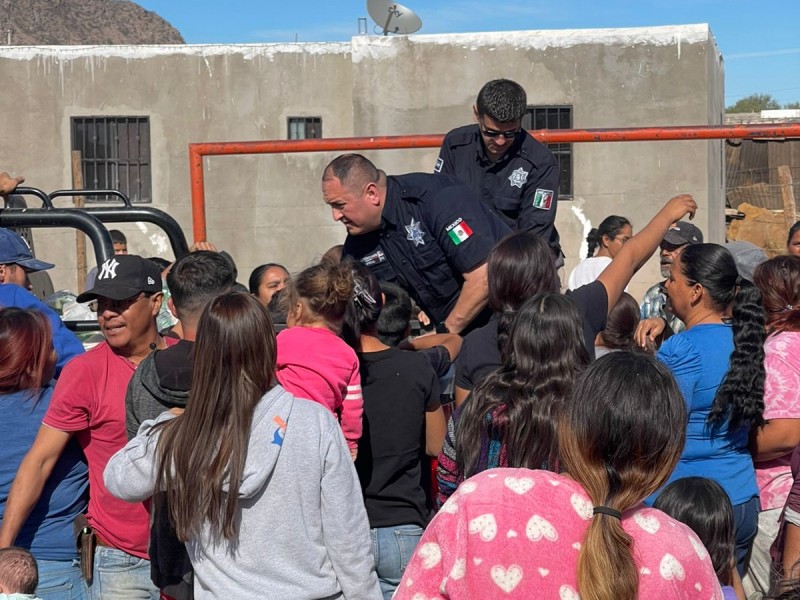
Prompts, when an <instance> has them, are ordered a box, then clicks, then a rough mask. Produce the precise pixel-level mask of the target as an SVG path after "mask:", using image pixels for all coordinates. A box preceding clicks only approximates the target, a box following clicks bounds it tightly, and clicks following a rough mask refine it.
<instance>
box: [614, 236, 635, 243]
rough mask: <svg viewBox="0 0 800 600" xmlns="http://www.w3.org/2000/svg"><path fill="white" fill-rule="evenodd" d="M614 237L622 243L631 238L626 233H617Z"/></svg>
mask: <svg viewBox="0 0 800 600" xmlns="http://www.w3.org/2000/svg"><path fill="white" fill-rule="evenodd" d="M614 239H615V240H618V241H620V242H622V243H623V244H625V243H627V242H629V241H630V239H631V238H629V237H628V236H627V235H618V236H616V237H615V238H614Z"/></svg>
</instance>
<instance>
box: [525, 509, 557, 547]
mask: <svg viewBox="0 0 800 600" xmlns="http://www.w3.org/2000/svg"><path fill="white" fill-rule="evenodd" d="M525 535H527V536H528V539H529V540H530V541H532V542H538V541H539V540H541V539H542V538H545V539H546V540H550V541H551V542H554V541H556V540H557V539H558V532H557V531H556V528H555V527H553V525H552V523H550V521H548V520H547V519H545V518H544V517H540V516H539V515H533V516H532V517H531V518H530V519H528V525H527V526H526V527H525Z"/></svg>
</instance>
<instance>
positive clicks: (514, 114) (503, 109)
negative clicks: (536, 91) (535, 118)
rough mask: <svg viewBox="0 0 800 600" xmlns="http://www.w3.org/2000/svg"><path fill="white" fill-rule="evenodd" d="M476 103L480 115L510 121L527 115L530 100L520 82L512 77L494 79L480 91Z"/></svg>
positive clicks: (501, 121)
mask: <svg viewBox="0 0 800 600" xmlns="http://www.w3.org/2000/svg"><path fill="white" fill-rule="evenodd" d="M476 105H477V109H478V114H479V115H481V116H483V115H486V116H487V117H489V118H490V119H492V120H494V121H497V122H498V123H510V122H512V121H519V120H520V119H522V117H523V116H525V111H526V110H527V109H528V100H527V96H526V95H525V90H524V89H522V86H521V85H520V84H518V83H516V82H514V81H511V80H510V79H493V80H492V81H490V82H488V83H486V84H485V85H484V86H483V87H482V88H481V91H480V92H478V100H477V102H476Z"/></svg>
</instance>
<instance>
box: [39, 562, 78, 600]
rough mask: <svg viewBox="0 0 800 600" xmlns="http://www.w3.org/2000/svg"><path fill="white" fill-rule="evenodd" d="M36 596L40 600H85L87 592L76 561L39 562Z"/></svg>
mask: <svg viewBox="0 0 800 600" xmlns="http://www.w3.org/2000/svg"><path fill="white" fill-rule="evenodd" d="M36 563H37V565H38V566H39V586H38V587H37V588H36V595H37V596H38V597H39V598H41V599H42V600H86V599H87V598H88V597H89V591H88V589H87V588H86V581H84V579H83V575H81V567H80V563H79V562H78V560H77V559H76V560H41V559H36Z"/></svg>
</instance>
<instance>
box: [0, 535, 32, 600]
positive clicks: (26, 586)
mask: <svg viewBox="0 0 800 600" xmlns="http://www.w3.org/2000/svg"><path fill="white" fill-rule="evenodd" d="M0 582H2V583H3V587H6V588H8V593H9V594H35V593H36V586H38V585H39V567H38V566H37V565H36V559H35V558H33V555H32V554H31V553H30V552H28V551H27V550H25V549H24V548H17V547H15V546H11V547H9V548H2V549H0Z"/></svg>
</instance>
